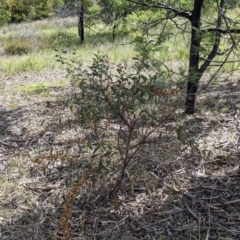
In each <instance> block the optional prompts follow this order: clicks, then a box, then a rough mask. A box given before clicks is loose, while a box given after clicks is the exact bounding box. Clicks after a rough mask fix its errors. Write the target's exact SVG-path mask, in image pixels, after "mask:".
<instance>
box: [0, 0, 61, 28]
mask: <svg viewBox="0 0 240 240" xmlns="http://www.w3.org/2000/svg"><path fill="white" fill-rule="evenodd" d="M63 4H64V2H63V1H62V0H42V1H37V0H0V9H1V12H0V20H1V23H17V22H22V21H25V20H37V19H43V18H47V17H50V16H52V13H53V9H54V8H55V7H57V6H59V5H60V6H62V5H63Z"/></svg>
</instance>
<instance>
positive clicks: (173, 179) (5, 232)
mask: <svg viewBox="0 0 240 240" xmlns="http://www.w3.org/2000/svg"><path fill="white" fill-rule="evenodd" d="M232 84H233V83H232ZM232 86H233V85H231V84H230V85H229V86H228V87H230V88H228V87H227V86H225V87H224V88H223V87H222V85H219V89H215V90H214V91H209V92H204V93H203V94H202V95H200V98H199V99H200V103H199V104H202V106H203V107H202V109H201V111H200V112H199V113H197V114H195V116H186V117H184V118H183V119H181V120H179V122H177V123H176V122H174V121H172V120H171V121H169V122H167V123H166V124H165V125H164V126H163V127H162V131H163V137H162V138H161V139H154V138H153V139H151V140H150V142H149V143H148V145H146V146H145V147H144V148H143V149H142V151H141V152H140V154H139V155H138V158H137V159H136V160H135V161H136V162H135V165H134V164H133V165H134V167H132V168H131V169H130V175H128V174H126V176H125V177H124V182H125V185H124V187H123V188H122V189H121V191H120V192H119V194H118V196H117V197H116V199H115V200H114V201H115V203H114V201H113V200H112V199H110V198H108V197H107V195H106V194H105V195H104V193H106V192H104V191H103V190H104V186H102V189H101V188H100V187H99V186H101V184H100V185H98V184H99V183H96V186H95V188H94V186H93V185H92V186H91V187H89V189H91V192H89V193H88V192H87V190H88V188H87V190H86V189H85V190H84V188H80V189H79V194H78V195H77V196H76V201H75V202H74V204H73V206H72V217H71V224H72V225H71V227H72V229H71V230H72V231H71V237H70V239H126V240H127V239H144V240H145V239H146V240H147V239H169V240H170V239H184V240H185V239H236V240H237V239H239V236H240V227H239V226H240V215H239V211H240V187H239V186H240V170H239V169H240V168H239V158H240V152H239V149H238V142H239V141H238V140H239V135H238V134H239V128H238V121H237V119H239V116H238V115H237V109H238V108H239V102H240V98H239V97H238V96H239V94H238V92H240V87H239V86H238V85H237V86H236V85H235V87H234V89H235V93H234V94H229V93H230V92H229V91H232ZM229 89H230V90H229ZM216 92H219V95H217V96H216ZM219 106H220V107H219ZM67 114H69V109H68V108H67V107H66V106H65V105H64V104H63V101H59V102H54V101H48V102H43V103H32V104H30V105H29V106H26V107H20V108H18V109H16V110H12V111H7V110H5V109H4V108H2V109H1V117H0V128H1V147H0V156H1V159H0V161H1V164H0V166H1V171H2V172H3V174H2V176H1V182H2V189H1V195H0V200H1V205H0V207H1V208H0V226H1V230H0V236H1V239H12V240H14V239H24V240H28V239H29V240H30V239H49V240H50V239H60V237H59V236H60V234H59V219H60V215H61V211H62V210H61V203H62V199H63V198H62V196H63V194H64V193H66V179H71V177H72V176H70V175H71V172H69V169H70V168H69V166H64V165H62V166H60V167H58V166H57V162H58V159H56V161H55V162H53V163H52V166H49V165H48V168H45V167H44V166H45V165H44V163H45V161H46V160H47V154H49V153H50V152H51V151H55V152H57V153H58V154H62V155H64V154H65V153H68V154H71V153H72V154H73V155H74V153H73V152H72V151H73V150H74V148H73V145H74V144H73V142H74V141H72V140H78V139H79V138H80V137H79V136H80V134H81V133H80V132H79V131H78V130H70V129H69V121H68V118H67V117H66V115H67ZM60 116H62V117H61V121H59V119H60V118H59V117H60ZM30 120H31V121H30ZM29 121H30V122H29ZM179 125H181V127H182V129H183V131H184V133H185V137H186V139H187V140H189V139H194V141H195V142H196V143H198V144H197V145H196V146H197V148H199V149H200V150H201V153H202V154H203V155H202V156H200V155H199V154H198V153H196V152H194V151H192V149H191V147H189V146H185V147H186V149H185V150H183V151H181V147H184V143H183V142H181V141H179V140H178V138H177V134H176V132H175V129H176V127H179ZM169 129H170V130H169ZM75 143H76V141H75ZM185 145H186V144H185ZM57 156H59V155H57ZM76 159H77V157H76ZM80 159H81V161H82V158H81V157H80ZM77 160H78V159H77ZM74 164H75V165H73V168H74V170H75V171H76V170H78V169H80V168H81V166H82V165H81V163H79V161H76V163H74ZM79 171H80V170H79ZM107 186H108V185H106V186H105V187H106V188H107Z"/></svg>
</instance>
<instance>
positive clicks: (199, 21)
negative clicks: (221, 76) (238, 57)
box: [128, 0, 240, 114]
mask: <svg viewBox="0 0 240 240" xmlns="http://www.w3.org/2000/svg"><path fill="white" fill-rule="evenodd" d="M128 2H131V3H135V4H138V5H139V6H140V7H141V8H142V9H145V11H149V10H151V11H152V12H155V11H156V10H158V11H159V12H162V13H163V12H164V17H162V16H163V15H161V14H160V18H159V19H157V20H156V19H153V20H152V21H151V22H150V23H148V25H147V29H148V30H149V29H150V28H152V29H155V30H157V29H159V24H162V26H163V25H164V24H165V26H166V27H165V28H163V29H162V32H161V37H162V36H164V34H165V30H166V29H167V30H168V31H169V29H170V28H169V27H167V26H168V25H171V26H172V23H173V24H174V26H175V27H176V28H177V29H179V33H183V32H185V33H186V32H188V33H189V35H190V44H189V57H188V60H189V66H188V83H187V96H186V104H185V112H186V113H187V114H193V113H195V111H196V107H195V105H196V97H197V91H198V87H199V82H200V79H201V77H202V75H203V73H204V72H206V71H207V70H208V69H209V68H210V67H211V68H212V67H214V68H215V69H216V72H215V73H217V72H218V71H219V70H220V69H221V68H222V67H223V65H224V64H225V63H226V62H227V61H228V59H229V58H230V57H231V56H232V54H234V50H236V49H237V46H238V43H239V36H237V35H236V34H237V33H240V29H239V26H240V24H239V23H238V22H237V21H236V20H235V19H233V18H232V16H231V9H232V8H234V6H235V5H234V3H233V2H231V1H226V0H215V1H204V0H195V1H188V0H181V1H177V2H176V1H168V4H165V3H161V2H156V1H134V0H133V1H132V0H128ZM235 4H237V3H235ZM181 19H183V20H186V21H182V20H181ZM145 28H146V24H145ZM149 32H150V31H149ZM157 39H159V38H158V37H157V36H156V33H155V34H152V35H151V40H152V41H155V43H156V44H158V40H157ZM220 50H221V51H220ZM170 54H171V53H170Z"/></svg>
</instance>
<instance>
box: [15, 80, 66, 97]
mask: <svg viewBox="0 0 240 240" xmlns="http://www.w3.org/2000/svg"><path fill="white" fill-rule="evenodd" d="M64 86H65V80H64V79H59V80H57V81H49V82H37V83H27V84H24V85H20V86H16V87H14V88H12V91H13V92H18V93H20V94H24V95H40V96H46V95H48V94H49V93H50V92H51V90H53V89H55V88H63V87H64Z"/></svg>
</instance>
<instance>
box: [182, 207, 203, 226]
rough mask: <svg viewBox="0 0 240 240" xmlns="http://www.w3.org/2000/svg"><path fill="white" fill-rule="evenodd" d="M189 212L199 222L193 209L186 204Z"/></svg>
mask: <svg viewBox="0 0 240 240" xmlns="http://www.w3.org/2000/svg"><path fill="white" fill-rule="evenodd" d="M184 205H185V207H186V209H187V210H188V212H189V213H190V214H191V215H192V216H193V217H194V218H195V219H196V220H197V221H198V222H199V220H200V219H199V217H198V216H197V215H196V214H195V213H194V212H193V211H192V210H191V208H190V207H189V206H188V205H187V204H186V203H185V204H184Z"/></svg>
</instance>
